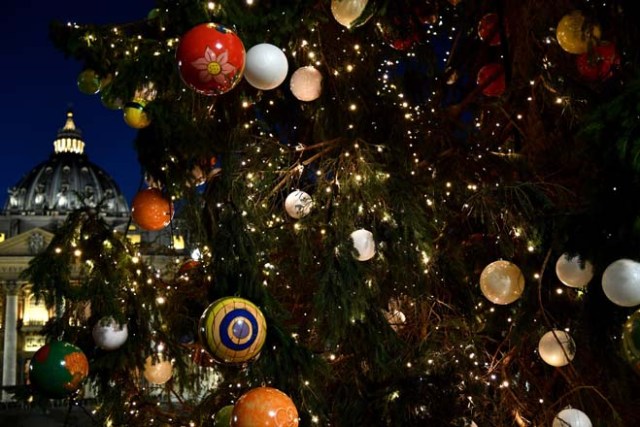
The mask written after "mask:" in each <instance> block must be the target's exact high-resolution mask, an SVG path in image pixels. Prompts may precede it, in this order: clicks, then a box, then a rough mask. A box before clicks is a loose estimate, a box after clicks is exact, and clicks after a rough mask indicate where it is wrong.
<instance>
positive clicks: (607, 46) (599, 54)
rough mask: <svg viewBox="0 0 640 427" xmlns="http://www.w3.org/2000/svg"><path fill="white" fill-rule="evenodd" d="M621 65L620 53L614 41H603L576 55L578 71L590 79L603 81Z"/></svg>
mask: <svg viewBox="0 0 640 427" xmlns="http://www.w3.org/2000/svg"><path fill="white" fill-rule="evenodd" d="M619 65H620V55H618V51H617V50H616V45H615V44H614V43H601V44H599V45H598V46H596V47H594V48H593V49H591V50H590V51H588V52H585V53H583V54H580V55H578V56H577V57H576V68H577V69H578V73H580V75H581V76H582V77H583V78H584V79H585V80H588V81H592V82H593V81H598V80H600V81H602V80H606V79H608V78H609V77H611V76H612V75H613V71H614V69H615V68H617V67H618V66H619Z"/></svg>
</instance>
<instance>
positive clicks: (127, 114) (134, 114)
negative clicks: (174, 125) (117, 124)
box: [122, 99, 151, 129]
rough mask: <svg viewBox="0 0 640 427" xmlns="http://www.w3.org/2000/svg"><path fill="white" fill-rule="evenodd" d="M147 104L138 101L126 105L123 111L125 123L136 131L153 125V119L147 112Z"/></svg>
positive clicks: (140, 100)
mask: <svg viewBox="0 0 640 427" xmlns="http://www.w3.org/2000/svg"><path fill="white" fill-rule="evenodd" d="M146 105H147V103H146V101H144V100H142V99H137V100H134V101H131V102H127V103H126V104H124V108H123V109H122V112H123V117H124V122H125V123H126V124H128V125H129V126H131V127H132V128H134V129H142V128H146V127H147V126H149V125H150V124H151V119H150V118H149V115H148V114H147V112H146V111H145V107H146Z"/></svg>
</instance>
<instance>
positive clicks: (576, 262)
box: [556, 253, 593, 288]
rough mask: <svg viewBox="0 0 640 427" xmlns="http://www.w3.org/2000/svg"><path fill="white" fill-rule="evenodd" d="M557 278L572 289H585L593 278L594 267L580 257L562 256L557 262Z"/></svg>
mask: <svg viewBox="0 0 640 427" xmlns="http://www.w3.org/2000/svg"><path fill="white" fill-rule="evenodd" d="M556 276H558V279H560V281H561V282H562V283H564V284H565V285H566V286H569V287H571V288H584V287H585V286H587V285H588V284H589V282H590V281H591V279H592V278H593V265H592V264H591V263H590V262H589V261H584V262H583V261H582V260H581V259H580V257H579V256H575V257H570V256H569V254H566V253H565V254H562V255H560V257H559V258H558V261H556Z"/></svg>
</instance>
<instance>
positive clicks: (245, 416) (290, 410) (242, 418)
mask: <svg viewBox="0 0 640 427" xmlns="http://www.w3.org/2000/svg"><path fill="white" fill-rule="evenodd" d="M298 422H299V419H298V410H297V408H296V405H295V404H294V403H293V400H291V398H290V397H289V396H287V395H286V394H285V393H283V392H281V391H280V390H278V389H277V388H272V387H256V388H253V389H251V390H249V391H247V392H246V393H244V394H243V395H242V396H240V398H239V399H238V401H237V402H236V404H235V405H234V406H233V411H232V413H231V427H255V426H260V427H297V425H298Z"/></svg>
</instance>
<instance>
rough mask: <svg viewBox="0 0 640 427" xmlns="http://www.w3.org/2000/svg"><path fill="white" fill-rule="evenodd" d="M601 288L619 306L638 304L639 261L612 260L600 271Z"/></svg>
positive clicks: (639, 290) (639, 291)
mask: <svg viewBox="0 0 640 427" xmlns="http://www.w3.org/2000/svg"><path fill="white" fill-rule="evenodd" d="M602 290H603V291H604V294H605V295H606V296H607V298H609V300H610V301H611V302H613V303H614V304H616V305H619V306H620V307H634V306H636V305H639V304H640V263H638V262H636V261H634V260H631V259H619V260H617V261H614V262H612V263H611V264H609V266H608V267H607V268H606V269H605V270H604V272H603V273H602Z"/></svg>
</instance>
